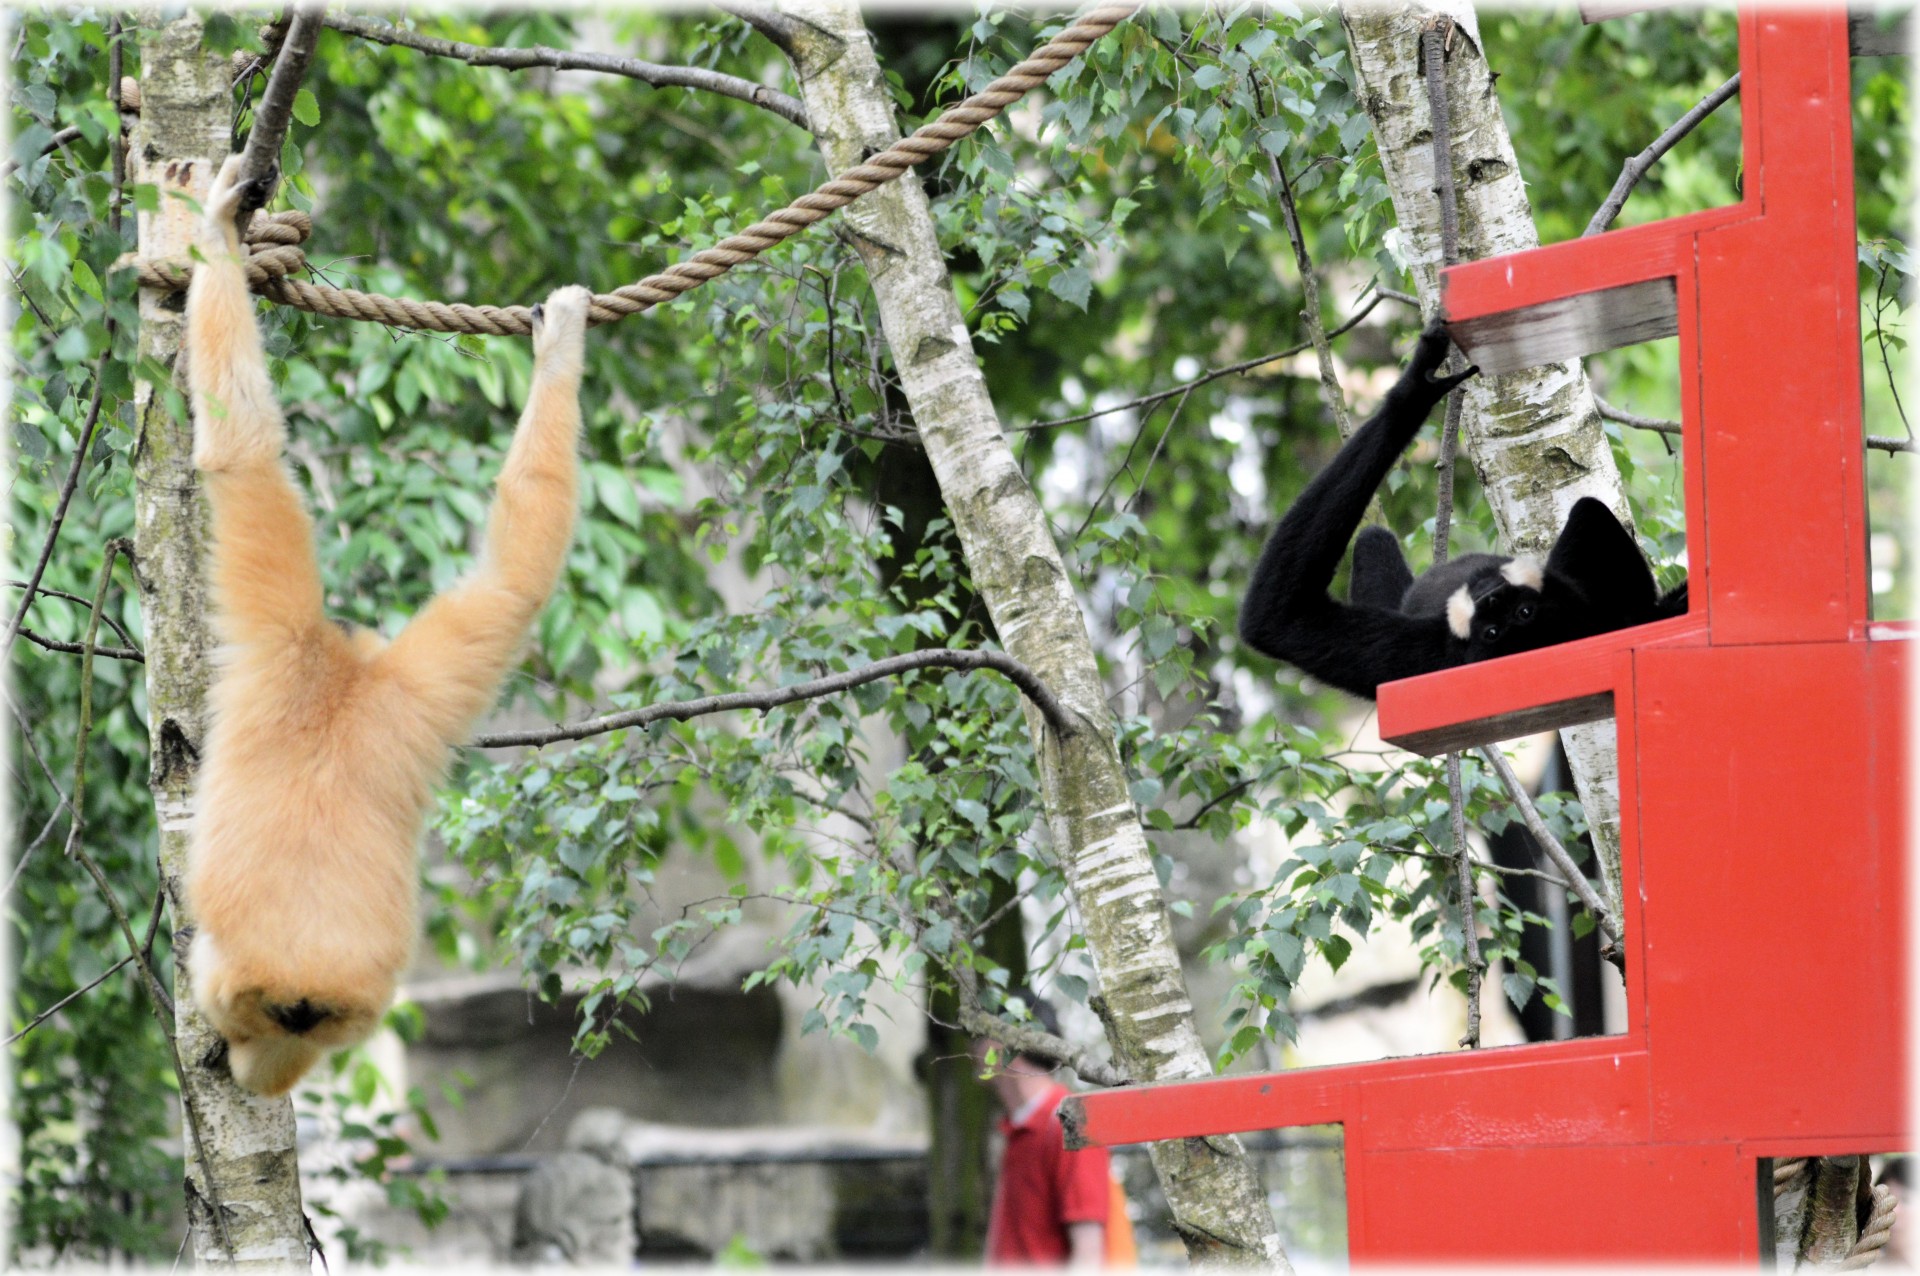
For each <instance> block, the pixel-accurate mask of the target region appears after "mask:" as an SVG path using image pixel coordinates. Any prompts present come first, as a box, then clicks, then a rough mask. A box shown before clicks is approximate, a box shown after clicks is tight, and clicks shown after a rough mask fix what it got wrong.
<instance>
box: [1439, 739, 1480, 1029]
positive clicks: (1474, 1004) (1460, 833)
mask: <svg viewBox="0 0 1920 1276" xmlns="http://www.w3.org/2000/svg"><path fill="white" fill-rule="evenodd" d="M1447 796H1448V798H1449V802H1448V808H1449V812H1450V814H1451V816H1452V820H1453V862H1454V865H1455V867H1456V869H1457V871H1458V877H1457V878H1456V880H1455V888H1456V889H1457V890H1458V891H1459V892H1460V949H1461V956H1462V957H1463V958H1464V959H1465V961H1466V963H1467V1035H1466V1036H1464V1037H1462V1038H1460V1044H1461V1045H1462V1046H1464V1047H1466V1048H1467V1049H1469V1050H1478V1049H1479V1048H1480V983H1481V980H1482V979H1484V978H1485V977H1486V971H1487V961H1486V958H1485V957H1482V956H1481V955H1480V920H1479V911H1480V910H1479V909H1478V908H1477V907H1475V905H1477V904H1478V903H1479V902H1480V892H1479V891H1477V890H1475V889H1474V887H1473V851H1472V848H1471V847H1469V846H1468V845H1467V817H1466V809H1465V808H1466V803H1465V801H1464V799H1463V797H1462V793H1461V783H1460V755H1459V754H1457V753H1449V754H1448V755H1447Z"/></svg>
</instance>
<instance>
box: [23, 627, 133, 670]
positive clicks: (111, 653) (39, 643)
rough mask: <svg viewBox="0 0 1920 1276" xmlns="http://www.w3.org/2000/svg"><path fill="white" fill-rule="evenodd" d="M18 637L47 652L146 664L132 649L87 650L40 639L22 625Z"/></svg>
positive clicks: (71, 643)
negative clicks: (94, 656)
mask: <svg viewBox="0 0 1920 1276" xmlns="http://www.w3.org/2000/svg"><path fill="white" fill-rule="evenodd" d="M20 636H21V637H22V638H25V639H26V640H27V641H28V642H30V643H32V644H33V645H34V646H36V647H43V648H45V649H46V650H48V651H60V652H65V653H66V654H67V655H69V656H80V655H86V654H87V653H88V652H89V651H91V652H92V654H94V655H96V656H106V657H108V658H110V659H113V660H132V661H134V662H136V663H138V664H145V663H146V662H147V657H146V655H145V654H144V653H142V652H140V651H137V650H135V649H134V648H132V647H92V648H88V647H85V646H83V645H81V644H80V643H77V642H67V641H65V640H63V639H60V638H46V637H42V636H41V635H40V634H37V633H35V632H34V631H33V630H31V629H28V628H27V627H26V626H24V625H22V626H21V627H20Z"/></svg>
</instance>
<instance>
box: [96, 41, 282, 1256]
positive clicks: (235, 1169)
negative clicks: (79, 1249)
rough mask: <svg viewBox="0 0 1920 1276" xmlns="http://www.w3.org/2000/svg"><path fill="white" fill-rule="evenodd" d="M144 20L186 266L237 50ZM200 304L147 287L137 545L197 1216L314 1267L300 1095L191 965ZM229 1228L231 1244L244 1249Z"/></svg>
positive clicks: (203, 637)
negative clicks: (190, 316)
mask: <svg viewBox="0 0 1920 1276" xmlns="http://www.w3.org/2000/svg"><path fill="white" fill-rule="evenodd" d="M140 25H141V27H142V29H143V30H144V31H145V32H146V40H145V43H144V45H143V47H142V50H141V53H142V57H141V63H142V75H141V81H140V84H141V92H142V101H141V112H140V117H139V120H140V122H139V126H138V130H137V132H136V133H135V140H134V146H133V148H132V154H133V161H134V166H135V167H134V180H135V181H137V182H144V183H148V184H151V185H152V186H153V187H154V188H155V189H156V190H157V191H158V192H159V207H158V209H157V210H156V211H153V212H142V213H141V214H140V215H139V223H138V229H139V244H140V251H141V254H142V255H143V256H146V257H149V258H174V259H180V260H184V259H185V258H187V256H188V255H189V249H190V247H191V245H192V244H193V242H194V239H195V229H196V227H197V226H198V224H199V219H200V212H199V201H200V200H202V199H204V198H205V196H206V193H207V189H208V187H209V186H211V185H212V182H213V175H214V173H215V172H216V171H217V170H218V168H219V165H220V162H221V160H222V159H223V158H224V157H225V156H226V153H227V143H228V136H229V121H230V117H231V112H232V104H231V100H230V96H229V92H228V84H229V75H228V67H227V62H226V59H224V58H222V57H220V56H219V55H217V54H213V53H208V52H206V51H205V50H204V49H203V48H202V47H201V29H202V18H201V15H200V14H199V13H197V12H195V11H193V10H188V11H187V12H186V13H185V14H184V15H182V16H180V17H177V18H174V19H173V20H171V21H166V20H165V19H164V18H163V17H162V15H161V13H160V12H159V11H155V10H149V11H147V12H145V13H143V14H142V16H141V24H140ZM181 196H185V197H187V199H182V198H180V197H181ZM188 199H191V200H192V201H193V202H192V203H189V202H187V200H188ZM185 306H186V294H185V293H183V292H175V293H160V292H155V291H153V290H151V289H149V290H145V291H143V292H142V293H141V294H140V345H139V350H140V358H141V361H142V365H143V366H153V365H154V364H157V365H158V366H161V367H165V368H167V369H169V370H170V371H171V372H172V374H173V378H172V380H171V381H170V382H168V383H165V384H156V383H154V382H150V381H146V380H141V381H140V382H138V384H137V386H136V388H135V394H134V406H135V413H136V416H137V419H138V426H137V437H136V440H135V446H134V543H135V549H136V554H137V577H138V583H139V589H140V608H141V614H142V620H143V623H144V626H145V630H146V656H147V661H146V675H147V723H148V730H149V732H150V735H151V741H152V744H151V748H152V762H151V767H152V770H151V774H150V776H149V780H148V783H149V786H150V788H151V789H152V792H153V803H154V812H155V815H156V817H157V819H158V822H159V831H160V873H161V880H162V882H163V884H164V886H165V889H166V892H167V898H168V902H169V907H170V908H171V909H172V912H173V958H174V971H175V975H174V989H173V997H174V1012H175V1017H174V1033H175V1037H176V1040H177V1042H178V1045H179V1050H180V1058H181V1062H182V1064H183V1065H184V1068H185V1075H184V1076H183V1077H182V1078H181V1083H182V1085H183V1086H184V1087H185V1091H186V1094H185V1098H186V1100H187V1101H188V1102H190V1103H191V1105H192V1113H191V1116H192V1117H193V1118H194V1119H193V1120H192V1121H187V1120H184V1119H183V1122H182V1125H183V1128H184V1141H185V1144H186V1149H187V1156H186V1165H187V1182H186V1185H185V1190H186V1195H187V1221H188V1226H189V1229H190V1231H191V1234H192V1240H193V1247H194V1254H195V1256H196V1257H197V1258H198V1259H199V1260H200V1261H201V1262H203V1263H215V1262H219V1263H225V1262H227V1261H232V1262H234V1263H235V1264H237V1265H240V1266H263V1267H284V1266H297V1267H301V1268H304V1267H305V1266H306V1265H307V1244H306V1230H305V1219H304V1217H303V1215H302V1213H301V1205H300V1181H299V1174H298V1165H297V1163H296V1161H295V1158H294V1130H293V1105H292V1104H291V1103H290V1102H288V1101H287V1100H286V1099H263V1098H260V1097H258V1096H256V1095H252V1094H249V1093H247V1092H246V1091H244V1090H242V1089H240V1088H239V1087H238V1086H236V1085H235V1084H234V1083H233V1079H232V1077H231V1076H230V1075H229V1074H228V1072H227V1067H226V1063H225V1052H224V1051H223V1050H222V1049H220V1047H221V1046H222V1045H223V1044H224V1043H223V1042H221V1040H220V1037H219V1034H217V1033H215V1032H214V1031H213V1029H212V1028H211V1027H210V1026H209V1025H208V1023H207V1021H206V1019H205V1018H204V1017H202V1016H201V1014H200V1012H199V1009H198V1008H197V1007H196V1006H195V1005H194V1001H193V995H192V990H191V985H190V982H189V980H190V972H189V971H188V969H187V949H188V942H189V940H190V939H191V938H192V933H193V932H192V924H193V919H192V918H191V917H190V916H188V914H187V912H186V908H185V892H184V891H183V889H182V878H183V875H184V873H185V869H186V854H187V837H188V830H189V829H190V828H191V826H192V821H193V805H192V793H193V783H194V778H195V775H196V773H197V771H198V769H199V759H200V745H201V741H202V738H203V736H204V733H205V725H206V691H207V683H208V679H209V675H210V666H209V663H208V656H209V654H210V652H211V650H212V638H211V635H210V634H209V632H208V628H207V617H206V605H207V604H206V593H205V589H204V586H203V581H202V574H201V558H202V554H203V550H204V545H205V540H206V527H207V521H206V510H205V507H204V505H203V503H202V502H201V500H200V495H199V484H198V482H197V475H196V473H195V471H194V468H193V429H192V425H191V423H190V421H189V419H188V417H187V410H186V407H185V403H186V389H185V378H184V376H183V373H184V371H185V369H184V368H183V367H181V366H180V365H179V360H180V355H181V349H180V346H181V337H182V335H183V333H184V332H185ZM148 360H152V361H153V364H148V363H147V361H148ZM185 1115H186V1114H183V1117H184V1116H185ZM196 1124H197V1125H198V1127H199V1130H198V1139H197V1143H198V1146H196V1136H195V1132H194V1126H195V1125H196ZM209 1174H211V1175H212V1178H213V1183H212V1185H211V1188H210V1187H209V1184H208V1182H207V1176H208V1175H209ZM215 1199H218V1200H219V1201H220V1203H221V1205H222V1206H223V1207H224V1222H225V1226H224V1228H222V1227H221V1226H220V1225H219V1223H218V1221H217V1220H216V1219H215V1217H214V1213H213V1206H212V1202H213V1201H214V1200H215ZM223 1232H224V1235H225V1237H226V1238H228V1239H230V1240H231V1241H232V1245H233V1252H232V1253H231V1254H229V1253H228V1252H227V1250H226V1248H225V1245H224V1244H223V1242H222V1235H223Z"/></svg>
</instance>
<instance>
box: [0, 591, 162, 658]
mask: <svg viewBox="0 0 1920 1276" xmlns="http://www.w3.org/2000/svg"><path fill="white" fill-rule="evenodd" d="M0 585H8V586H11V587H12V588H14V589H25V588H26V587H27V582H26V581H24V580H0ZM33 592H34V593H36V594H39V595H41V596H42V597H44V598H64V599H65V600H66V601H68V602H70V603H79V604H80V605H81V606H82V607H87V606H91V604H90V603H89V602H88V601H87V600H86V599H84V598H82V597H81V596H80V595H78V594H69V593H67V592H66V591H65V590H63V589H49V588H47V587H46V586H45V585H41V586H40V587H39V588H37V589H35V590H34V591H33ZM100 619H101V620H103V621H105V622H106V625H107V628H109V629H111V630H113V632H114V633H115V634H117V635H119V637H120V641H121V642H124V643H125V644H127V646H129V647H133V646H137V645H138V644H136V643H135V642H134V641H133V635H132V634H130V633H128V632H127V630H126V627H125V626H123V625H122V624H121V623H120V622H119V621H117V620H115V619H114V618H113V617H112V616H102V617H100ZM101 650H102V651H105V650H106V648H102V649H101Z"/></svg>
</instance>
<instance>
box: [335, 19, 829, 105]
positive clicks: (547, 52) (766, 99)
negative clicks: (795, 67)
mask: <svg viewBox="0 0 1920 1276" xmlns="http://www.w3.org/2000/svg"><path fill="white" fill-rule="evenodd" d="M324 21H325V22H326V24H327V25H328V26H330V27H332V28H333V29H334V30H336V31H340V32H344V33H345V34H347V35H352V36H358V37H360V38H361V39H362V40H372V41H374V42H375V43H378V44H388V45H395V46H398V47H400V48H403V49H412V50H414V51H415V52H416V53H425V54H428V55H429V56H431V57H437V58H452V59H454V60H455V61H459V62H465V63H467V64H468V65H470V66H492V67H499V68H501V69H502V70H507V71H525V70H529V69H531V68H533V67H542V66H544V67H551V68H553V69H554V70H556V71H597V72H600V73H602V74H605V75H621V76H625V77H626V78H627V79H630V80H638V81H639V82H640V83H642V84H645V85H647V86H648V87H649V88H655V89H663V88H681V89H701V90H704V91H706V92H708V93H718V94H720V95H721V96H723V97H730V98H736V99H738V100H739V101H742V102H747V103H750V104H752V105H754V106H758V107H764V108H765V109H766V110H769V111H772V112H773V113H774V114H775V115H778V116H779V117H780V118H781V119H783V120H786V121H787V122H788V123H790V124H797V125H799V126H800V127H801V128H803V129H808V131H811V126H810V125H809V124H808V123H807V108H806V107H805V106H804V105H803V104H802V103H801V102H800V100H799V99H798V98H795V97H790V96H789V95H787V94H785V93H782V92H780V91H779V90H778V89H772V88H768V87H767V86H766V85H764V84H756V83H754V82H753V81H752V80H743V79H741V78H740V77H739V76H734V75H723V74H721V73H720V72H718V71H709V70H707V69H706V68H705V67H697V66H663V65H661V64H660V63H658V62H642V61H641V60H640V59H638V58H623V57H617V56H615V55H613V54H610V53H576V52H574V51H573V50H571V49H550V48H547V47H546V46H544V45H527V46H523V47H520V48H490V47H488V46H486V45H480V44H466V43H463V42H461V41H459V40H443V39H441V38H440V37H438V36H431V35H422V34H421V33H419V32H417V31H408V30H404V29H402V28H400V27H395V26H389V25H387V24H385V23H381V22H376V21H374V20H373V19H371V18H356V17H353V16H351V15H349V14H344V13H330V14H328V15H327V16H326V18H325V19H324Z"/></svg>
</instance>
